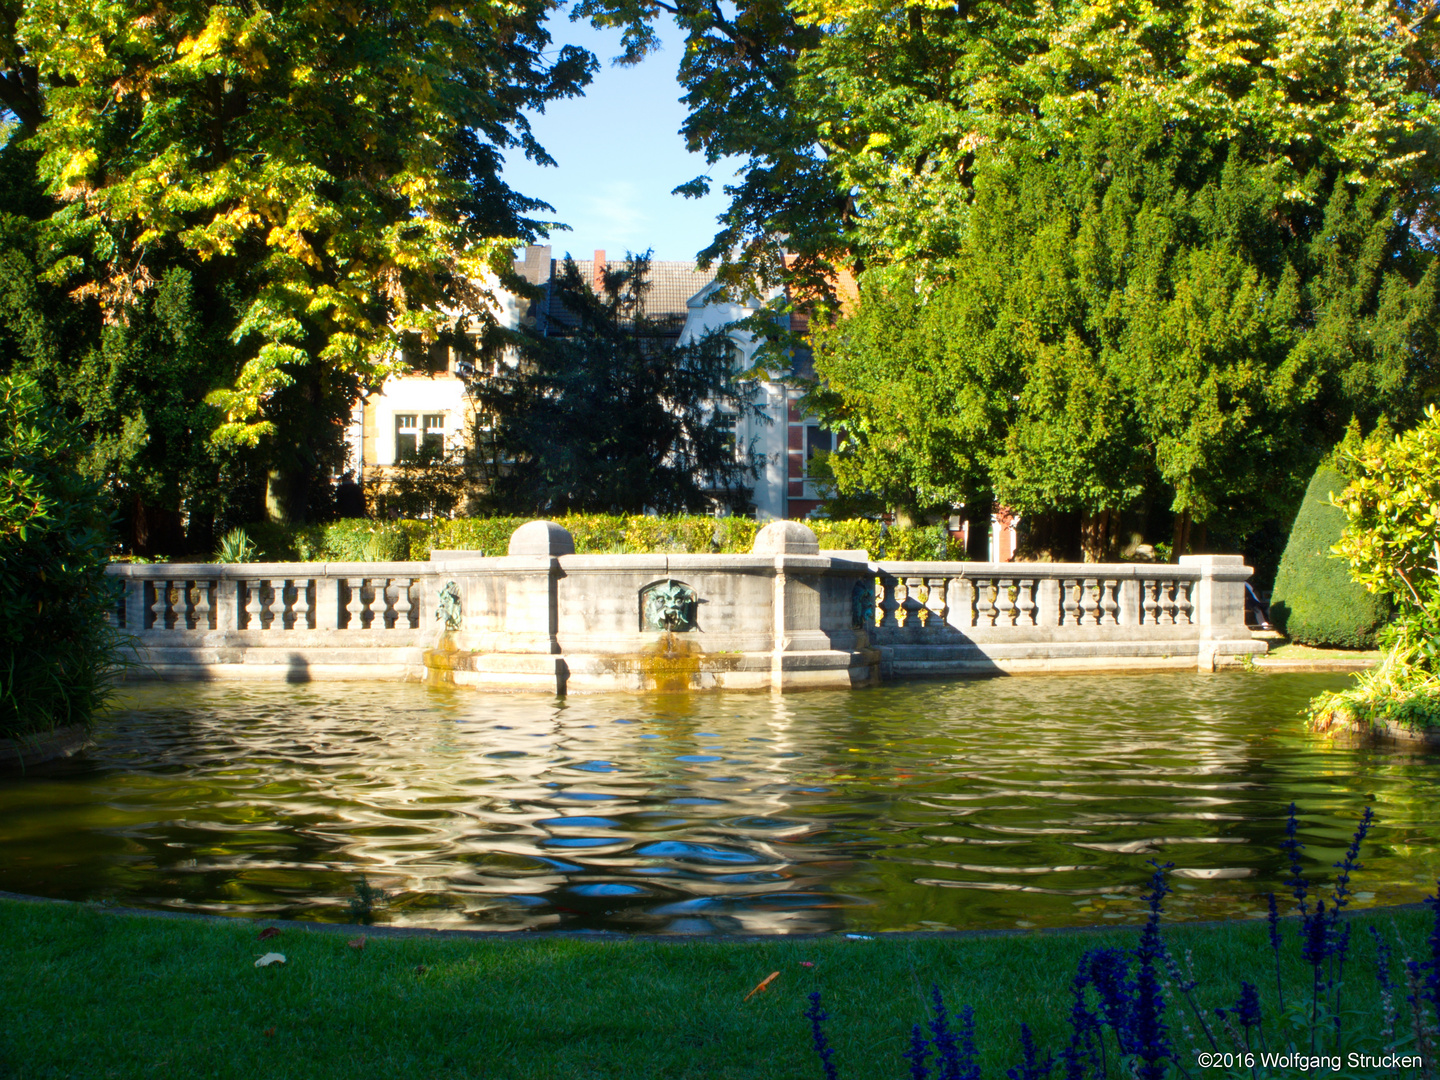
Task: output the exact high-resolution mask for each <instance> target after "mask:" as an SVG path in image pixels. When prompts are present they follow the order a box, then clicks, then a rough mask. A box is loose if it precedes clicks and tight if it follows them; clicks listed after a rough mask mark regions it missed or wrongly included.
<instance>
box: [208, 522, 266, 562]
mask: <svg viewBox="0 0 1440 1080" xmlns="http://www.w3.org/2000/svg"><path fill="white" fill-rule="evenodd" d="M215 561H216V562H217V563H247V562H255V561H256V549H255V545H254V543H253V542H252V541H251V540H250V536H249V534H248V533H247V532H246V531H245V530H244V529H231V530H230V531H229V532H228V533H226V534H225V535H224V536H222V537H221V538H220V546H219V548H217V549H216V551H215Z"/></svg>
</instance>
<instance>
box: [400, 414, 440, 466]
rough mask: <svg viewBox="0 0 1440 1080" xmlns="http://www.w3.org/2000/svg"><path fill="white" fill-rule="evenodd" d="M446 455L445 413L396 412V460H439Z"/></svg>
mask: <svg viewBox="0 0 1440 1080" xmlns="http://www.w3.org/2000/svg"><path fill="white" fill-rule="evenodd" d="M444 455H445V414H444V413H425V414H423V415H420V416H417V415H416V414H415V413H396V414H395V460H396V461H397V462H399V461H420V460H422V458H423V459H424V460H427V461H438V460H440V458H442V457H444Z"/></svg>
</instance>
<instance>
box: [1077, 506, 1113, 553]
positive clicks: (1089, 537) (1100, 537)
mask: <svg viewBox="0 0 1440 1080" xmlns="http://www.w3.org/2000/svg"><path fill="white" fill-rule="evenodd" d="M1118 518H1119V515H1118V514H1117V513H1115V512H1113V511H1110V510H1097V511H1096V512H1095V513H1093V514H1092V513H1089V512H1086V513H1085V514H1084V515H1083V516H1082V517H1081V518H1080V552H1081V558H1082V559H1084V561H1085V562H1104V561H1105V558H1106V556H1107V555H1108V554H1109V553H1110V535H1111V533H1112V531H1113V526H1114V525H1115V524H1118V520H1117V519H1118Z"/></svg>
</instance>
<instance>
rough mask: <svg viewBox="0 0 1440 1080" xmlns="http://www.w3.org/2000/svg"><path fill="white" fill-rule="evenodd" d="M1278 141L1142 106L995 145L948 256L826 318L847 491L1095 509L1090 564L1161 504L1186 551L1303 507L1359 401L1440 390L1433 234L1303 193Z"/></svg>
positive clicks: (905, 269) (1377, 406) (826, 358)
mask: <svg viewBox="0 0 1440 1080" xmlns="http://www.w3.org/2000/svg"><path fill="white" fill-rule="evenodd" d="M1263 150H1264V148H1263V147H1260V148H1256V147H1255V146H1253V145H1247V143H1246V142H1245V140H1243V139H1238V138H1237V139H1234V140H1230V141H1229V142H1228V143H1223V144H1222V143H1217V142H1216V141H1215V140H1214V139H1213V138H1212V137H1211V136H1210V135H1209V133H1207V132H1204V131H1200V130H1198V129H1195V128H1194V127H1189V126H1183V125H1175V124H1173V123H1170V122H1168V121H1167V120H1165V118H1164V117H1163V115H1162V114H1160V113H1159V112H1158V111H1157V110H1155V109H1154V108H1148V109H1144V110H1136V111H1135V112H1134V113H1132V114H1130V115H1120V114H1118V113H1117V114H1107V115H1106V116H1103V117H1098V118H1095V119H1093V120H1091V121H1090V122H1089V124H1088V125H1087V126H1086V127H1084V128H1083V129H1080V130H1077V131H1076V132H1075V137H1074V138H1073V139H1071V140H1068V141H1066V142H1064V143H1060V144H1057V145H1056V146H1054V147H1052V148H1051V149H1050V150H1049V151H1047V152H1046V153H1045V154H1043V155H1038V156H1037V155H1034V154H1032V153H1030V152H1028V151H1027V150H1026V149H1025V148H1023V147H1022V148H1012V149H1011V150H1009V151H1007V152H1004V153H1002V151H1001V149H1000V148H998V147H996V148H992V149H989V150H986V151H984V152H982V154H981V155H980V157H979V158H978V160H977V165H976V181H975V193H974V199H973V203H972V205H971V206H970V209H969V217H968V222H967V226H966V230H965V233H964V240H963V242H962V243H961V245H960V247H959V249H958V251H957V253H956V254H955V256H954V258H953V259H950V260H948V261H945V262H934V263H930V264H925V265H923V266H915V265H903V264H902V265H897V266H894V267H891V268H888V269H884V270H878V269H877V270H872V271H870V272H868V273H867V274H866V275H863V276H862V278H861V296H860V301H859V303H858V305H857V307H856V308H855V310H854V311H853V312H852V313H850V314H848V315H847V316H846V317H844V318H842V319H841V320H839V322H838V323H836V325H835V326H834V327H833V328H832V329H830V330H828V331H825V332H823V333H821V334H820V335H819V336H818V351H817V364H816V370H817V372H818V373H819V374H820V376H821V377H822V378H823V379H825V380H826V382H827V384H828V390H827V393H826V395H817V397H816V399H815V400H816V403H817V405H818V406H820V407H822V408H825V407H826V406H827V405H828V406H829V411H830V412H831V414H832V415H833V416H834V417H835V419H836V422H837V423H839V424H841V425H842V426H844V427H845V428H846V430H847V433H848V434H850V435H851V436H852V437H851V438H849V439H848V440H847V442H846V443H845V449H843V450H842V451H841V452H840V453H839V454H838V455H837V460H836V461H834V462H833V463H832V468H833V471H834V473H835V476H836V478H837V480H838V481H839V483H840V486H841V488H842V490H851V489H859V488H870V489H872V490H881V487H880V485H881V484H882V483H883V482H884V478H890V480H891V482H894V481H896V480H900V481H902V482H903V483H904V484H905V485H906V486H907V487H909V488H910V489H911V490H914V491H921V490H924V488H922V485H923V484H927V483H928V490H929V491H931V492H933V493H934V497H935V498H937V499H938V498H947V499H950V500H952V501H956V502H960V501H968V499H969V497H970V496H973V495H974V494H976V493H979V492H983V491H985V490H987V489H988V490H989V491H992V492H993V493H994V496H995V498H996V499H997V500H998V501H999V502H1000V503H1001V504H1002V505H1005V506H1008V507H1010V508H1011V509H1014V510H1018V511H1020V512H1021V513H1023V514H1026V515H1029V516H1032V517H1033V516H1037V515H1045V514H1051V513H1056V512H1076V511H1078V512H1080V513H1081V514H1082V515H1083V516H1084V520H1085V521H1086V522H1087V524H1088V525H1089V526H1090V527H1089V528H1087V531H1086V536H1085V552H1086V556H1087V558H1100V557H1102V556H1103V555H1104V554H1105V553H1106V551H1107V549H1108V548H1109V547H1110V546H1112V545H1111V543H1110V541H1111V540H1112V539H1113V531H1114V530H1113V529H1111V528H1108V527H1107V525H1113V524H1114V523H1115V522H1116V521H1117V520H1118V515H1119V513H1120V512H1121V511H1124V510H1127V509H1130V508H1132V507H1134V506H1136V505H1137V504H1139V503H1141V502H1145V501H1151V500H1153V499H1154V498H1157V497H1163V499H1164V500H1165V501H1166V502H1168V503H1169V504H1170V507H1171V508H1172V509H1173V510H1174V511H1175V513H1176V515H1177V521H1178V522H1179V523H1180V524H1181V529H1180V531H1179V532H1178V533H1177V536H1176V544H1175V547H1176V550H1177V553H1180V552H1183V551H1184V550H1185V548H1186V546H1187V537H1186V535H1185V530H1186V527H1187V525H1188V523H1190V522H1196V523H1202V524H1203V523H1206V522H1210V521H1219V522H1222V523H1224V524H1225V525H1226V526H1227V527H1228V528H1229V529H1230V530H1231V531H1232V532H1239V533H1241V534H1243V533H1244V532H1245V531H1246V530H1248V529H1249V528H1253V527H1255V526H1256V524H1257V523H1258V522H1259V521H1261V520H1263V519H1264V518H1266V517H1268V516H1288V514H1289V512H1290V510H1291V508H1292V507H1293V506H1294V504H1295V500H1296V499H1297V497H1298V494H1299V491H1300V490H1301V489H1302V488H1303V485H1304V483H1305V481H1306V479H1307V478H1308V475H1309V473H1310V471H1311V470H1313V468H1314V466H1315V464H1316V463H1317V461H1318V460H1319V458H1320V457H1321V456H1323V454H1324V453H1326V452H1327V451H1328V449H1329V447H1330V446H1331V445H1333V444H1334V443H1335V441H1337V440H1338V439H1339V437H1340V435H1341V434H1342V433H1343V431H1344V426H1345V423H1346V421H1347V420H1348V419H1349V418H1350V417H1351V416H1352V415H1359V416H1361V417H1363V418H1364V419H1365V422H1366V423H1367V424H1370V425H1373V424H1374V423H1375V422H1377V420H1378V419H1379V417H1380V416H1381V415H1386V414H1388V415H1392V416H1395V415H1398V416H1406V417H1409V416H1414V415H1415V414H1416V411H1417V410H1418V408H1419V406H1420V404H1421V403H1422V402H1423V401H1425V400H1427V398H1428V397H1429V396H1430V395H1432V394H1433V393H1435V392H1436V390H1437V389H1440V387H1437V383H1436V378H1435V373H1434V371H1433V370H1432V368H1431V366H1430V365H1429V363H1428V361H1427V359H1426V357H1427V356H1429V355H1431V353H1432V350H1433V345H1432V342H1433V340H1434V334H1435V332H1436V329H1437V327H1440V322H1437V317H1440V311H1437V308H1436V285H1437V276H1436V273H1437V270H1436V267H1435V265H1434V258H1433V256H1432V255H1431V253H1430V252H1429V251H1428V250H1426V248H1425V247H1424V246H1423V245H1422V239H1423V238H1422V237H1421V236H1420V235H1418V233H1417V231H1416V229H1415V228H1413V227H1412V225H1411V223H1408V222H1406V221H1404V220H1403V219H1400V218H1398V216H1397V211H1396V202H1395V199H1396V195H1395V192H1394V191H1393V189H1387V188H1385V187H1384V186H1383V185H1380V184H1378V183H1377V184H1374V185H1371V186H1369V187H1366V188H1363V189H1360V190H1359V191H1358V192H1357V191H1356V190H1355V189H1354V187H1353V186H1352V185H1349V184H1347V183H1346V182H1345V180H1344V177H1343V175H1342V172H1341V170H1340V169H1339V168H1338V166H1337V167H1335V168H1333V169H1332V170H1331V171H1330V172H1329V173H1328V174H1326V173H1324V172H1322V171H1317V172H1316V173H1315V174H1314V175H1313V176H1311V177H1310V179H1309V183H1310V185H1311V186H1312V188H1313V189H1314V190H1313V191H1310V192H1308V193H1296V192H1293V191H1289V190H1287V189H1286V188H1285V187H1284V186H1283V185H1282V184H1281V183H1279V182H1277V179H1276V177H1275V170H1274V168H1273V167H1272V163H1271V162H1270V161H1269V159H1268V157H1267V156H1266V155H1265V153H1264V152H1263ZM959 432H963V433H964V440H963V444H964V446H965V447H966V449H967V452H966V453H965V454H954V453H951V454H949V455H941V454H937V453H935V452H934V450H935V448H937V447H946V446H953V445H955V444H956V435H957V433H959ZM847 458H848V461H847V460H846V459H847Z"/></svg>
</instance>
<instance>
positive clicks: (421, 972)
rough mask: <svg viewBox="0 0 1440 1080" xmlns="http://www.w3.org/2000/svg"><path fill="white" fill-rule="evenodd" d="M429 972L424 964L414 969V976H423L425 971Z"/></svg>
mask: <svg viewBox="0 0 1440 1080" xmlns="http://www.w3.org/2000/svg"><path fill="white" fill-rule="evenodd" d="M429 970H430V969H429V968H427V967H426V966H425V965H424V964H421V965H420V966H419V967H417V968H416V969H415V974H416V975H424V974H425V972H427V971H429Z"/></svg>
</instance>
